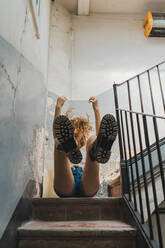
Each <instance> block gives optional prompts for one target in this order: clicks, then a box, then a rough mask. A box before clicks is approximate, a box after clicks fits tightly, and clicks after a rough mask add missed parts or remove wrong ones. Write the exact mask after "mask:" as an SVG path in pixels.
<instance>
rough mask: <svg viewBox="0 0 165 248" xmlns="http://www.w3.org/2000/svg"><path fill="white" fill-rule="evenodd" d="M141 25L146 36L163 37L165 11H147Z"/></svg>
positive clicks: (164, 34) (164, 31) (164, 33)
mask: <svg viewBox="0 0 165 248" xmlns="http://www.w3.org/2000/svg"><path fill="white" fill-rule="evenodd" d="M143 27H144V34H145V36H146V37H165V13H152V12H151V11H148V12H147V15H146V17H145V19H144V24H143Z"/></svg>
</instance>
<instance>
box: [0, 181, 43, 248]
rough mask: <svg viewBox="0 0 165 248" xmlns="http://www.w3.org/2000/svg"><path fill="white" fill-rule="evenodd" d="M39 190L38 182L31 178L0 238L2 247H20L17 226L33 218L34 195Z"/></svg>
mask: <svg viewBox="0 0 165 248" xmlns="http://www.w3.org/2000/svg"><path fill="white" fill-rule="evenodd" d="M37 192H38V189H37V185H36V182H35V181H33V180H30V181H29V183H28V184H27V186H26V189H25V191H24V193H23V195H22V197H21V199H20V201H19V203H18V204H17V206H16V209H15V211H14V213H13V215H12V218H11V219H10V222H9V223H8V225H7V228H6V230H5V232H4V234H3V236H2V238H1V240H0V247H1V248H8V247H12V248H17V247H18V246H17V245H18V240H17V234H18V233H17V228H18V227H20V226H21V225H22V223H23V222H26V221H28V220H30V219H31V218H32V197H34V196H35V195H37Z"/></svg>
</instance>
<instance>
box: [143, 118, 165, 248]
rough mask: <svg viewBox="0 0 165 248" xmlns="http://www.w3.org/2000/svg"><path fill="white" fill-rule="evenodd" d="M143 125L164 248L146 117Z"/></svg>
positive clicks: (161, 244)
mask: <svg viewBox="0 0 165 248" xmlns="http://www.w3.org/2000/svg"><path fill="white" fill-rule="evenodd" d="M143 125H144V135H145V143H146V147H147V151H148V160H149V166H150V173H151V182H152V190H153V197H154V205H155V214H156V222H157V229H158V238H159V245H160V248H163V241H162V231H161V226H160V217H159V213H158V200H157V194H156V186H155V178H154V172H153V163H152V156H151V150H150V141H149V135H148V125H147V119H146V115H143Z"/></svg>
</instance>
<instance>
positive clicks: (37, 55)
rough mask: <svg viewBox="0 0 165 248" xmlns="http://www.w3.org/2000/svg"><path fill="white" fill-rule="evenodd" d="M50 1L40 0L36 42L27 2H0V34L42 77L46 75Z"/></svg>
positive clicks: (22, 0) (8, 0)
mask: <svg viewBox="0 0 165 248" xmlns="http://www.w3.org/2000/svg"><path fill="white" fill-rule="evenodd" d="M50 3H51V0H46V1H45V0H40V14H39V16H38V17H37V18H38V28H39V34H40V39H39V40H37V39H36V37H35V32H34V25H33V22H32V18H31V12H30V9H29V5H28V0H15V1H10V0H5V1H0V34H1V36H2V37H3V38H4V39H5V40H7V41H8V42H9V43H10V44H12V45H13V46H14V47H15V48H16V49H17V50H18V51H19V52H20V53H22V54H23V55H24V57H25V58H27V59H28V60H29V61H30V62H31V63H32V64H33V65H34V66H35V67H36V68H37V69H38V70H39V71H41V72H42V73H43V74H44V76H45V77H46V75H47V57H48V40H49V19H50Z"/></svg>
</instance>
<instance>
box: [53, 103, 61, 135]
mask: <svg viewBox="0 0 165 248" xmlns="http://www.w3.org/2000/svg"><path fill="white" fill-rule="evenodd" d="M59 115H61V107H60V106H58V105H56V108H55V113H54V120H53V137H54V139H55V138H56V134H55V131H54V126H55V120H56V118H57V116H59Z"/></svg>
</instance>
